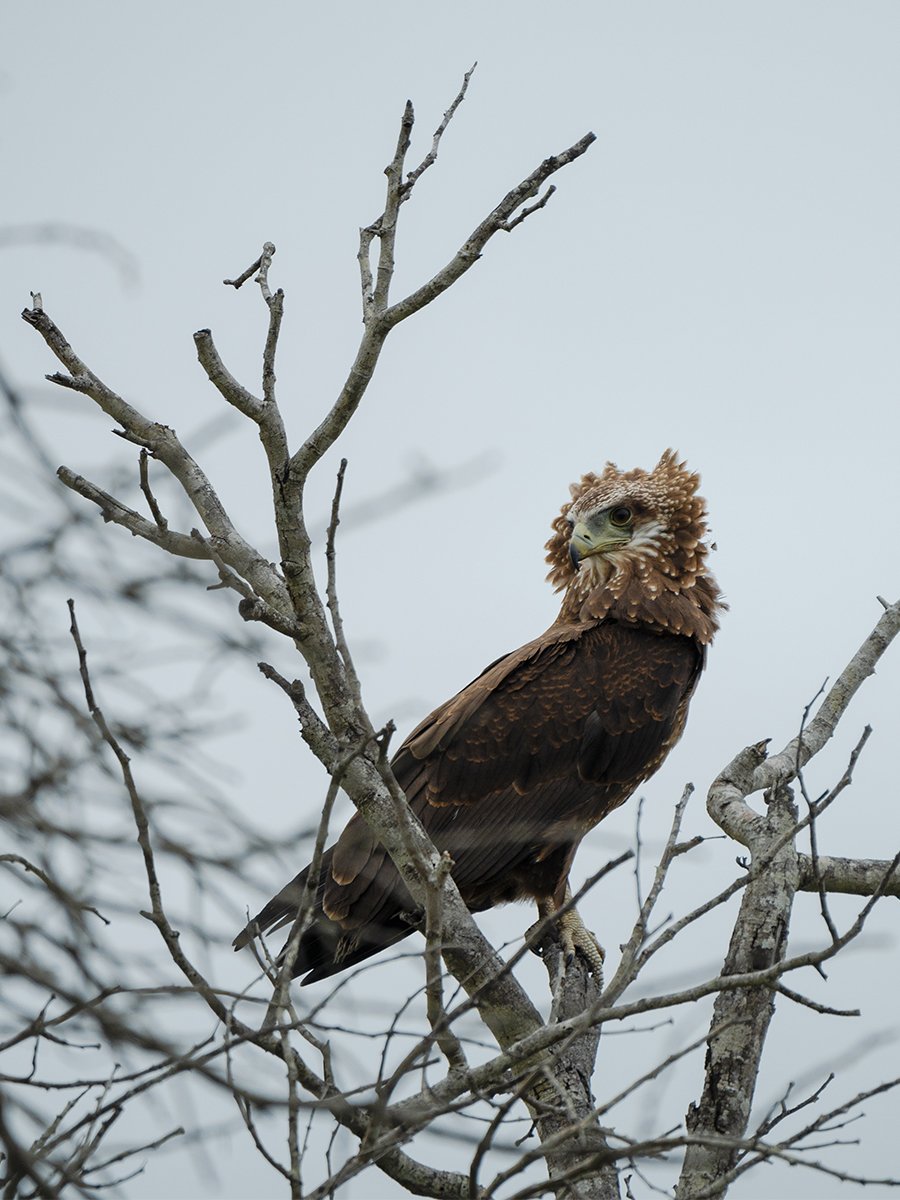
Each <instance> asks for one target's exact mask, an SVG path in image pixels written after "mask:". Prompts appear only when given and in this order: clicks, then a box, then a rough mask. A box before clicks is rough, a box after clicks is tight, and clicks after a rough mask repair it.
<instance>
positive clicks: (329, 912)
mask: <svg viewBox="0 0 900 1200" xmlns="http://www.w3.org/2000/svg"><path fill="white" fill-rule="evenodd" d="M698 483H699V476H697V475H695V474H693V473H691V472H690V471H688V470H687V468H686V467H685V465H684V464H683V463H679V462H678V458H677V455H676V454H675V453H674V452H673V451H671V450H667V451H666V452H665V454H663V456H662V458H661V459H660V460H659V462H658V463H657V465H656V467H655V468H654V469H653V470H652V471H643V470H640V469H635V470H633V471H619V470H618V468H617V467H616V466H615V465H614V464H613V463H608V464H607V466H606V468H605V470H604V471H603V472H602V474H600V475H595V474H587V475H584V476H583V477H582V479H581V481H580V483H577V484H573V485H572V487H571V489H570V490H571V500H569V502H568V503H567V504H565V505H563V508H562V511H561V513H560V515H559V516H558V517H557V518H556V520H555V521H554V522H553V530H554V532H553V536H552V537H551V539H550V541H549V542H548V543H547V550H548V552H549V553H548V555H547V561H548V562H549V563H550V568H551V569H550V573H549V576H548V578H549V579H550V581H551V582H552V583H553V584H554V585H555V587H556V589H557V590H564V595H563V602H562V607H561V609H560V613H559V616H558V617H557V619H556V621H555V622H554V623H553V625H551V626H550V628H549V629H548V630H547V632H546V633H543V634H541V636H540V637H538V638H536V639H535V640H534V641H533V642H529V643H528V644H527V645H526V646H523V647H522V648H521V649H519V650H515V651H513V653H512V654H507V655H506V656H505V657H503V658H501V659H498V660H497V662H495V663H493V664H492V665H491V666H490V667H488V668H487V669H486V670H485V671H484V673H483V674H482V675H480V676H479V677H478V678H477V679H476V680H474V681H473V682H472V683H470V684H469V685H468V687H466V688H463V690H462V691H461V692H459V694H458V695H456V696H454V697H453V698H452V699H451V700H448V701H447V702H446V704H443V705H441V707H440V708H437V709H435V711H434V712H433V713H431V715H430V716H428V717H426V718H425V720H424V721H423V722H422V724H421V725H419V726H418V728H417V729H414V730H413V732H412V733H411V734H410V735H409V737H408V738H407V739H406V741H405V742H404V743H403V745H402V746H401V747H400V749H399V750H398V752H397V754H396V756H395V757H394V760H393V764H392V765H393V769H394V774H395V775H396V777H397V780H398V782H399V784H400V786H401V787H402V788H403V790H404V791H405V793H406V796H407V799H408V800H409V803H410V805H411V807H412V809H413V811H414V812H415V813H416V815H417V816H418V817H419V819H420V820H421V822H422V824H423V825H424V826H425V829H426V830H427V831H428V833H429V835H430V836H431V838H432V840H433V841H434V844H435V845H436V846H437V848H438V849H439V850H442V851H444V850H446V851H449V853H450V856H451V858H452V859H453V862H454V866H453V878H454V879H455V881H456V883H457V885H458V887H459V889H460V892H461V894H462V897H463V899H464V900H465V902H466V904H467V905H468V906H469V908H470V909H471V910H472V911H473V912H479V911H481V910H483V909H486V908H490V907H492V906H493V905H495V904H503V903H506V902H507V901H510V900H521V899H527V898H532V899H535V900H537V901H538V903H539V904H540V905H542V906H544V908H545V909H546V908H549V909H551V910H552V909H555V908H558V907H559V906H560V905H561V904H562V903H563V899H564V895H565V890H566V887H567V883H568V875H569V869H570V867H571V865H572V860H573V858H574V856H575V851H576V850H577V849H578V845H579V843H580V841H581V839H582V838H583V837H584V835H585V834H586V833H587V832H588V830H589V829H591V828H593V826H594V825H596V824H597V822H598V821H601V820H602V819H603V818H604V817H605V816H606V815H607V814H608V813H610V812H611V811H612V810H613V809H614V808H617V807H618V806H619V805H620V804H622V803H623V802H624V801H625V800H627V799H628V797H629V796H630V795H631V794H632V792H633V791H634V790H635V789H636V788H637V787H638V786H639V784H641V783H642V782H643V781H644V780H645V779H647V778H648V777H649V776H650V775H652V774H653V772H654V771H656V770H657V768H658V767H659V766H660V765H661V763H662V762H663V760H664V759H665V757H666V755H667V754H668V753H669V751H670V750H671V749H672V747H673V746H674V745H675V743H676V742H677V741H678V739H679V737H680V736H681V733H682V730H683V729H684V723H685V719H686V717H687V709H688V703H689V701H690V698H691V695H692V693H693V690H694V687H695V686H696V683H697V679H698V677H699V675H700V672H701V670H702V669H703V664H704V661H705V655H706V647H707V646H708V645H709V643H710V642H711V641H712V638H713V635H714V634H715V631H716V629H717V628H718V619H717V617H718V612H719V610H720V609H721V608H722V607H723V605H722V603H721V601H720V599H719V589H718V587H717V585H716V583H715V580H714V579H713V577H712V575H711V574H709V572H708V571H707V569H706V555H707V546H706V544H705V542H704V540H703V539H704V535H705V533H706V524H705V520H704V518H705V515H706V514H705V508H704V502H703V500H702V499H701V498H700V497H699V496H697V494H696V491H697V486H698ZM305 883H306V871H305V870H304V871H301V873H300V874H299V875H298V876H297V877H296V878H295V879H294V880H292V881H291V883H289V884H288V885H287V887H285V888H284V889H283V890H282V891H281V892H279V894H278V895H277V896H276V897H275V898H274V899H273V900H270V901H269V903H268V904H267V905H266V906H265V908H263V909H262V911H261V912H260V913H259V914H258V915H257V916H256V917H255V918H254V919H253V920H252V921H251V922H250V923H249V924H248V925H247V927H246V928H245V929H244V930H243V931H242V932H241V933H240V934H239V935H238V937H237V938H236V939H235V947H236V948H240V947H241V946H244V945H246V944H247V942H249V941H250V940H251V938H252V937H253V936H254V935H255V934H256V933H258V932H259V931H265V930H269V929H275V928H279V927H280V926H282V925H286V924H289V923H290V922H291V921H292V920H293V918H294V916H295V915H296V912H297V906H298V904H299V902H300V900H301V897H302V895H303V889H304V886H305ZM420 917H421V914H420V913H417V912H416V908H415V904H414V903H413V900H412V897H411V896H410V894H409V892H408V891H407V889H406V887H405V885H404V884H403V882H402V881H401V879H400V876H399V874H398V872H397V870H396V868H395V867H394V865H393V863H392V862H391V859H390V858H389V857H388V855H387V853H386V852H385V850H384V849H383V847H381V846H380V845H379V843H378V841H377V839H376V838H375V837H374V835H373V834H372V833H371V832H370V831H369V829H368V826H367V825H366V824H365V822H364V821H363V819H362V818H361V817H360V816H359V815H356V816H354V817H353V818H352V819H351V821H350V822H349V824H348V825H347V827H346V828H345V829H344V831H343V833H342V834H341V836H340V838H339V839H338V841H337V842H336V844H335V845H334V846H332V847H331V848H330V849H329V850H327V851H326V853H325V856H324V859H323V865H322V872H321V880H320V884H319V888H318V894H317V897H316V909H315V917H314V920H313V922H312V924H311V926H310V928H309V929H308V930H307V931H306V933H305V934H304V935H303V938H302V941H301V944H300V950H299V954H298V956H297V962H296V966H295V972H294V973H295V974H296V975H300V974H303V973H305V972H308V974H307V975H306V978H305V979H304V980H303V982H304V983H312V982H314V981H315V980H317V979H323V978H325V977H326V976H328V975H332V974H334V973H335V972H336V971H341V970H343V969H344V968H345V967H349V966H351V965H352V964H353V963H356V962H359V961H360V960H362V959H364V958H368V957H369V955H371V954H375V953H377V951H379V950H381V949H383V948H384V947H385V946H389V945H391V944H392V943H393V942H396V941H398V940H399V939H400V938H403V937H406V935H407V934H408V933H410V932H412V930H413V929H414V928H415V927H416V925H417V924H418V922H419V920H420Z"/></svg>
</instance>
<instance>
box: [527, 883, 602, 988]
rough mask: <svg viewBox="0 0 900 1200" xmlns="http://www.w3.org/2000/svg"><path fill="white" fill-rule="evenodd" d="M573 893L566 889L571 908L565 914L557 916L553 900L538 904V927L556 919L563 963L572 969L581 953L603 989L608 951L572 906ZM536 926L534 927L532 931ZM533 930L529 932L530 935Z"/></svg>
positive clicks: (567, 901) (567, 900)
mask: <svg viewBox="0 0 900 1200" xmlns="http://www.w3.org/2000/svg"><path fill="white" fill-rule="evenodd" d="M571 900H572V893H571V892H570V891H569V889H568V888H566V900H565V902H566V903H567V904H570V905H571V907H569V908H567V909H566V910H565V911H564V912H562V913H559V915H558V916H557V915H556V914H557V913H558V912H559V910H558V909H557V908H556V906H555V904H554V903H553V901H552V900H545V901H541V902H540V903H539V904H538V911H539V912H540V914H541V920H540V921H539V922H538V925H541V924H543V923H544V922H545V921H546V920H547V919H548V918H550V917H554V916H555V917H556V927H557V929H558V930H559V940H560V943H561V945H562V951H563V961H564V963H565V966H566V968H568V967H570V966H571V965H572V963H573V962H574V961H575V955H576V954H577V953H580V954H581V956H582V958H583V959H584V960H585V961H586V962H587V964H588V966H589V967H590V969H591V973H592V974H593V975H594V977H595V979H596V980H597V982H598V984H599V986H600V987H601V988H602V987H603V960H604V959H605V958H606V951H605V950H604V949H603V947H602V946H601V945H600V943H599V942H598V941H597V939H596V938H595V937H594V935H593V933H591V931H590V929H588V927H587V926H586V925H585V923H584V921H582V919H581V915H580V913H579V912H578V909H577V908H576V907H575V906H574V904H571ZM534 928H536V926H532V929H534ZM530 932H531V930H529V933H530Z"/></svg>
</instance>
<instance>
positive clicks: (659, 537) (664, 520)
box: [547, 450, 707, 590]
mask: <svg viewBox="0 0 900 1200" xmlns="http://www.w3.org/2000/svg"><path fill="white" fill-rule="evenodd" d="M699 483H700V477H699V475H696V474H695V473H694V472H692V471H689V470H688V468H687V467H686V466H685V464H684V463H683V462H679V461H678V455H677V454H676V453H675V451H674V450H666V452H665V453H664V454H663V456H662V458H660V460H659V462H658V463H657V464H656V466H655V467H654V468H653V470H652V471H644V470H642V469H641V468H639V467H638V468H635V469H634V470H632V471H620V470H619V468H618V467H617V466H616V465H615V464H614V463H607V465H606V468H605V469H604V471H603V473H602V474H600V475H596V474H594V473H589V474H587V475H584V476H582V478H581V481H580V482H579V483H575V484H572V486H571V488H570V491H571V499H570V500H569V502H568V503H567V504H564V505H563V508H562V511H561V512H560V515H559V516H558V517H557V518H556V520H555V521H554V522H553V536H552V537H551V539H550V541H549V542H548V543H547V550H548V552H549V553H548V555H547V561H548V562H549V563H550V567H551V570H550V574H549V576H548V578H549V579H550V581H551V582H552V583H553V584H554V585H555V586H556V588H557V589H560V588H564V587H568V586H569V585H570V584H572V583H573V582H574V581H576V580H577V581H578V583H579V584H581V585H583V587H584V588H588V587H596V586H598V585H600V586H603V585H605V584H607V583H608V582H610V581H611V580H613V579H614V577H615V576H616V574H617V573H628V574H635V573H638V574H639V575H641V576H642V577H646V578H647V580H648V586H650V587H652V586H653V584H651V583H650V575H651V574H652V575H654V576H662V577H663V578H664V579H668V580H669V581H674V580H676V579H677V580H679V581H680V582H681V583H688V582H689V581H691V580H693V579H694V578H695V577H696V576H697V574H698V573H700V572H701V571H702V569H703V561H704V559H705V557H706V554H707V546H706V544H705V543H704V541H703V538H704V535H705V534H706V522H705V519H704V518H705V516H706V508H705V503H704V501H703V499H702V497H700V496H698V495H697V487H698V485H699ZM629 568H630V570H629ZM660 586H662V585H660ZM579 590H582V589H581V588H579Z"/></svg>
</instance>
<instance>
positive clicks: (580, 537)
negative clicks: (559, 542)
mask: <svg viewBox="0 0 900 1200" xmlns="http://www.w3.org/2000/svg"><path fill="white" fill-rule="evenodd" d="M597 551H598V546H597V543H596V542H595V540H594V538H593V536H592V535H591V531H590V530H589V529H588V527H587V525H585V523H584V522H583V521H578V522H577V523H576V524H575V525H574V526H573V528H572V535H571V537H570V538H569V561H570V562H571V564H572V566H573V567H574V568H575V570H576V571H577V570H578V568H579V566H580V564H581V560H582V559H583V558H587V557H588V556H589V555H591V554H596V553H597Z"/></svg>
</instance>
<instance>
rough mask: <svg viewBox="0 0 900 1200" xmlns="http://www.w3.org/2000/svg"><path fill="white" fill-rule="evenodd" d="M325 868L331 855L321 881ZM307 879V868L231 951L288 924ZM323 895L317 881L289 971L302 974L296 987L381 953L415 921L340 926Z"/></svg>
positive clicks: (387, 918)
mask: <svg viewBox="0 0 900 1200" xmlns="http://www.w3.org/2000/svg"><path fill="white" fill-rule="evenodd" d="M327 870H330V853H328V854H326V861H323V864H322V875H323V877H324V875H325V872H326V871H327ZM308 877H309V867H306V868H305V869H304V870H303V871H301V872H300V874H299V875H296V876H295V877H294V878H293V879H292V880H291V882H290V883H288V884H287V885H286V886H285V887H283V888H282V889H281V891H280V892H279V893H278V895H277V896H273V897H272V899H271V900H270V901H269V902H268V904H266V905H265V906H264V907H263V908H261V909H260V911H259V912H258V913H257V914H256V916H255V917H253V918H252V920H250V921H248V922H247V924H246V925H245V926H244V928H243V929H242V930H241V932H240V933H239V934H238V935H237V937H236V938H235V939H234V942H233V945H234V948H235V950H242V949H243V948H244V947H245V946H248V945H249V944H250V942H252V941H253V939H254V938H255V937H258V936H259V935H260V934H263V933H273V932H274V931H275V930H277V929H282V928H284V926H286V925H291V924H293V921H294V919H295V917H296V916H297V913H298V911H299V909H300V905H301V904H302V902H303V895H304V892H305V890H306V881H307V878H308ZM323 891H324V888H323V886H322V884H321V883H320V885H319V887H318V889H317V895H316V897H315V900H314V902H313V919H312V921H311V923H310V925H309V927H308V928H307V929H306V930H305V931H304V933H303V936H302V937H301V939H300V945H299V947H298V949H297V958H296V960H295V962H294V967H293V971H292V972H291V974H292V976H293V978H295V979H296V978H297V976H299V975H303V976H304V978H303V979H302V980H301V986H305V985H306V984H308V983H316V982H317V981H318V980H320V979H327V978H328V976H329V975H334V974H336V973H337V972H338V971H343V970H345V969H346V968H347V967H351V966H353V965H354V964H356V963H358V962H362V961H363V960H364V959H366V958H370V957H371V956H372V955H373V954H378V952H379V951H380V950H384V949H386V948H387V947H388V946H392V945H394V943H395V942H399V941H400V940H401V939H402V938H405V937H407V936H408V935H409V934H410V933H412V932H413V930H414V929H415V928H416V922H415V920H414V919H412V920H411V919H410V917H409V916H407V915H404V914H403V913H400V912H397V913H385V914H383V915H381V916H380V919H379V920H377V921H373V920H368V921H366V922H365V923H364V924H362V925H358V926H356V927H353V926H348V925H347V924H346V923H345V924H343V925H342V924H339V923H338V922H337V921H333V920H332V919H331V918H330V917H328V916H326V915H325V913H324V911H323V909H322V894H323ZM284 949H285V947H282V949H281V951H280V953H279V958H280V957H281V955H282V954H284Z"/></svg>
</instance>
